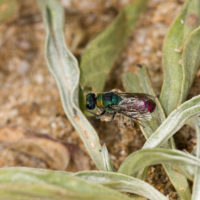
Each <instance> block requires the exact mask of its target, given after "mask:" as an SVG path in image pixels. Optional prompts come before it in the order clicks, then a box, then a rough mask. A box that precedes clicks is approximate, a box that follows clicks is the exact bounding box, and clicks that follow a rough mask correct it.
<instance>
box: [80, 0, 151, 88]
mask: <svg viewBox="0 0 200 200" xmlns="http://www.w3.org/2000/svg"><path fill="white" fill-rule="evenodd" d="M147 2H148V0H136V1H134V2H133V3H132V4H130V5H128V6H127V7H125V8H124V9H123V10H122V11H121V12H120V13H119V15H118V16H117V17H116V19H115V20H114V21H113V22H112V23H111V24H110V25H109V26H108V27H107V28H106V30H105V31H103V32H102V33H101V34H99V35H98V36H97V37H96V38H95V39H94V40H93V41H91V42H90V43H89V45H88V46H87V48H86V50H85V51H84V53H83V55H82V57H81V66H80V69H81V80H80V83H81V86H82V87H91V88H93V89H94V90H96V91H98V92H100V91H102V90H103V88H104V85H105V81H106V78H107V75H108V74H109V72H110V70H111V68H112V67H113V65H114V62H115V60H116V59H117V56H118V54H119V53H120V51H121V50H122V49H123V48H124V46H125V44H126V43H127V41H128V37H129V36H130V34H131V32H132V29H133V27H134V26H135V24H136V23H137V21H138V18H139V16H140V14H141V12H142V11H143V10H144V8H145V6H146V4H147Z"/></svg>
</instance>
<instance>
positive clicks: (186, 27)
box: [160, 0, 200, 115]
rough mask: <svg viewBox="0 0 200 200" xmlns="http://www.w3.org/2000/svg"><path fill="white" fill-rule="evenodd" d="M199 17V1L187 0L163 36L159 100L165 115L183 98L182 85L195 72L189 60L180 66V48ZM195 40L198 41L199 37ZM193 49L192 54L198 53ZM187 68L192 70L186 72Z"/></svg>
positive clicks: (191, 77)
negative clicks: (162, 79)
mask: <svg viewBox="0 0 200 200" xmlns="http://www.w3.org/2000/svg"><path fill="white" fill-rule="evenodd" d="M199 18H200V1H199V0H187V2H186V3H185V5H184V7H183V9H182V10H181V12H180V14H179V16H178V17H177V18H176V20H175V21H174V23H173V24H172V26H171V28H170V30H169V31H168V33H167V36H166V38H165V42H164V46H163V67H164V82H163V86H162V91H161V96H160V101H161V104H162V106H163V109H164V110H165V113H166V114H167V115H168V114H169V113H170V112H171V111H173V110H174V109H175V108H176V107H177V106H178V105H179V104H180V103H181V102H182V101H183V100H184V99H185V97H186V96H187V92H188V87H186V88H183V86H187V85H188V86H190V84H191V81H192V80H193V76H192V75H193V73H195V69H196V66H192V69H191V68H190V67H191V65H192V63H191V62H190V66H186V65H184V67H182V65H181V62H182V61H181V60H182V48H183V47H184V46H185V44H184V42H185V40H186V39H187V37H188V35H189V33H190V32H191V31H192V30H194V29H195V28H196V27H197V26H199V24H200V20H199ZM196 42H197V43H199V39H198V40H197V41H196ZM197 46H198V44H197V45H195V50H197V49H198V47H197ZM186 48H188V47H186ZM195 50H194V51H195ZM194 51H193V53H194V54H196V53H198V52H194ZM194 56H195V55H193V58H194ZM188 70H192V71H193V72H191V73H189V74H187V71H188ZM183 74H185V78H183ZM186 76H187V77H186ZM187 79H189V80H190V81H189V82H188V83H184V82H183V81H186V82H187Z"/></svg>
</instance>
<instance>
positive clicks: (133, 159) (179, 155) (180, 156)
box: [118, 148, 200, 176]
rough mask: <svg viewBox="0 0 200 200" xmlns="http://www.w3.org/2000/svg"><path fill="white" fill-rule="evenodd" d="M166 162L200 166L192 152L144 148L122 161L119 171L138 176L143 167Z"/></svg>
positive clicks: (199, 161)
mask: <svg viewBox="0 0 200 200" xmlns="http://www.w3.org/2000/svg"><path fill="white" fill-rule="evenodd" d="M164 163H174V164H175V163H176V164H178V165H183V164H190V165H196V166H200V160H199V159H197V158H196V157H195V156H192V155H190V154H186V153H184V152H182V151H179V150H172V149H164V148H153V149H142V150H139V151H136V152H134V153H132V154H130V155H129V156H128V157H127V158H126V159H125V161H124V162H123V163H122V165H121V166H120V168H119V170H118V171H119V172H120V173H123V174H127V175H129V176H136V173H137V172H138V171H139V170H141V169H142V168H145V167H148V166H151V165H156V164H164Z"/></svg>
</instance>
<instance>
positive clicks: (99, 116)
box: [87, 110, 106, 119]
mask: <svg viewBox="0 0 200 200" xmlns="http://www.w3.org/2000/svg"><path fill="white" fill-rule="evenodd" d="M87 112H89V113H91V114H93V115H94V116H95V117H96V118H97V119H99V118H101V117H102V116H103V115H104V114H105V113H106V111H105V110H103V111H102V113H100V114H99V115H98V114H96V113H93V112H91V111H89V110H88V111H87Z"/></svg>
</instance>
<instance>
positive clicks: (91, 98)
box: [86, 93, 96, 110]
mask: <svg viewBox="0 0 200 200" xmlns="http://www.w3.org/2000/svg"><path fill="white" fill-rule="evenodd" d="M95 106H96V97H95V94H94V93H89V94H88V95H87V96H86V108H87V109H89V110H93V109H94V108H95Z"/></svg>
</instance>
